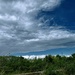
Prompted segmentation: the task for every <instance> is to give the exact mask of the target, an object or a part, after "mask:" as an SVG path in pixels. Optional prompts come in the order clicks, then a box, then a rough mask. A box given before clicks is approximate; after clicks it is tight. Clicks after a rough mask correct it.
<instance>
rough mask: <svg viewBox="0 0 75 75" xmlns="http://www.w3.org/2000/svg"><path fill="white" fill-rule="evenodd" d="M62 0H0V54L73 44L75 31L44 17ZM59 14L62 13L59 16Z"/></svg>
mask: <svg viewBox="0 0 75 75" xmlns="http://www.w3.org/2000/svg"><path fill="white" fill-rule="evenodd" d="M62 3H63V0H0V55H6V54H9V53H15V52H16V53H17V52H19V53H20V52H29V51H39V50H47V49H53V48H64V47H74V46H75V33H74V32H72V31H71V30H68V29H67V28H66V27H65V26H63V25H58V24H57V23H56V22H55V21H54V17H55V16H54V15H49V16H47V18H46V15H45V14H42V13H43V12H44V13H46V12H52V11H54V10H56V9H57V8H58V7H60V6H61V4H62ZM61 18H62V17H61Z"/></svg>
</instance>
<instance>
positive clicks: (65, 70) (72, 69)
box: [0, 53, 75, 75]
mask: <svg viewBox="0 0 75 75" xmlns="http://www.w3.org/2000/svg"><path fill="white" fill-rule="evenodd" d="M39 71H44V74H43V75H75V53H74V54H72V55H71V56H70V57H65V56H60V55H57V56H51V55H48V56H46V57H45V58H44V59H36V58H35V59H32V60H31V59H24V58H23V57H16V56H0V75H11V74H18V73H27V72H28V73H30V72H39Z"/></svg>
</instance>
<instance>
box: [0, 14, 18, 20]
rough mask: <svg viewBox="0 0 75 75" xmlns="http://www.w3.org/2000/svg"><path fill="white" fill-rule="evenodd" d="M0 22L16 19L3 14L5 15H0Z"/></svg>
mask: <svg viewBox="0 0 75 75" xmlns="http://www.w3.org/2000/svg"><path fill="white" fill-rule="evenodd" d="M0 20H5V21H16V20H17V18H16V16H14V15H8V14H5V15H0Z"/></svg>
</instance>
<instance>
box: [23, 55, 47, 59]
mask: <svg viewBox="0 0 75 75" xmlns="http://www.w3.org/2000/svg"><path fill="white" fill-rule="evenodd" d="M45 56H46V55H25V56H22V57H24V58H25V59H35V58H37V59H39V58H41V59H43V58H45Z"/></svg>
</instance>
